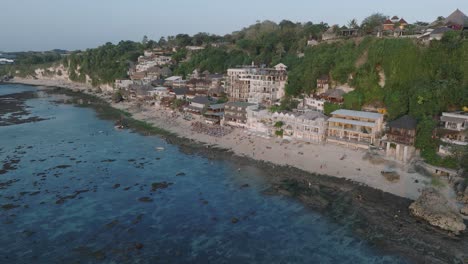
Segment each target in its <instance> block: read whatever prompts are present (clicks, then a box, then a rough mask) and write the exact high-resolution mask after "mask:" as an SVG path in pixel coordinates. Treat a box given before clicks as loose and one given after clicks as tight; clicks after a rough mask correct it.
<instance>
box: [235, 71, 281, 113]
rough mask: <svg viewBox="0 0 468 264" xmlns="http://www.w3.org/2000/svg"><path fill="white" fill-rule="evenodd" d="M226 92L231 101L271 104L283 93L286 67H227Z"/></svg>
mask: <svg viewBox="0 0 468 264" xmlns="http://www.w3.org/2000/svg"><path fill="white" fill-rule="evenodd" d="M227 75H228V76H227V80H226V92H227V94H228V96H229V99H230V100H231V101H242V102H249V103H253V104H265V105H271V104H273V103H274V102H277V101H279V100H280V99H281V98H283V97H284V95H285V90H284V89H285V86H286V82H287V78H288V76H287V67H286V66H285V65H284V64H281V63H280V64H278V65H276V66H275V67H274V68H259V67H255V66H245V67H242V68H235V69H228V74H227Z"/></svg>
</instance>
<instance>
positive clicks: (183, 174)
mask: <svg viewBox="0 0 468 264" xmlns="http://www.w3.org/2000/svg"><path fill="white" fill-rule="evenodd" d="M176 176H185V173H183V172H179V173H177V174H176Z"/></svg>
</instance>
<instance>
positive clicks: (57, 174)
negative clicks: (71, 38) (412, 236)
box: [0, 84, 408, 264]
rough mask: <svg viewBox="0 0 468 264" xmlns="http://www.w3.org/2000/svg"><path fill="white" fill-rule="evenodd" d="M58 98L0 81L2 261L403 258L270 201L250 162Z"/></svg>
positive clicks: (316, 216) (286, 203) (277, 199)
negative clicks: (121, 125)
mask: <svg viewBox="0 0 468 264" xmlns="http://www.w3.org/2000/svg"><path fill="white" fill-rule="evenodd" d="M15 94H16V95H15ZM18 94H23V95H25V96H17V95H18ZM62 99H63V98H62V97H60V96H58V95H50V94H47V93H44V92H41V91H39V92H38V91H37V88H36V87H33V86H26V85H13V84H6V85H0V109H3V110H0V160H1V161H2V163H3V169H2V167H0V206H1V208H0V263H38V264H41V263H44V264H46V263H47V264H49V263H408V262H407V260H405V259H404V258H402V257H400V256H395V255H389V254H387V253H384V252H382V251H381V250H379V249H377V248H376V247H375V246H373V245H371V244H370V243H368V242H366V241H363V240H361V239H359V238H357V237H355V236H354V235H353V233H352V230H349V228H348V227H346V226H342V225H339V224H337V223H334V222H333V221H332V220H331V219H329V218H328V217H326V216H324V215H322V214H320V213H319V212H316V211H314V210H312V209H310V208H307V207H306V206H304V205H303V204H301V203H300V202H299V201H297V200H294V199H293V198H289V197H286V196H281V195H269V194H267V193H266V192H265V191H266V190H268V189H269V187H270V183H269V181H268V175H267V173H265V172H264V171H262V170H261V169H260V168H257V167H255V165H254V164H252V165H242V166H239V165H238V164H236V163H234V162H232V161H230V160H220V159H216V160H212V159H208V158H206V157H204V156H202V155H196V154H188V153H184V152H182V151H181V150H180V149H179V147H177V146H175V145H171V144H168V143H167V142H166V141H165V140H164V139H163V138H160V137H157V136H143V135H140V134H138V133H135V132H132V131H130V130H116V129H115V128H114V123H113V122H112V121H106V120H102V119H100V118H98V116H97V115H96V112H95V111H94V110H93V109H91V108H84V107H76V106H73V105H70V104H63V103H60V100H62ZM15 100H17V102H16V101H15ZM21 102H24V105H23V106H22V107H19V108H21V109H19V108H18V107H16V108H15V107H11V105H20V104H21ZM7 103H8V105H9V107H5V105H7ZM2 105H3V106H2Z"/></svg>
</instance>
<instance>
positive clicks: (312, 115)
mask: <svg viewBox="0 0 468 264" xmlns="http://www.w3.org/2000/svg"><path fill="white" fill-rule="evenodd" d="M272 118H273V122H274V123H275V125H276V126H275V127H276V128H277V129H281V130H282V131H283V138H290V139H296V140H299V141H305V142H312V143H321V142H324V141H325V138H326V131H327V126H328V122H327V117H326V116H325V115H324V114H322V113H320V112H317V111H307V112H305V113H303V114H301V113H282V112H276V113H274V114H273V115H272ZM278 122H281V123H280V124H281V125H282V126H281V128H280V127H279V126H278V125H277V124H278Z"/></svg>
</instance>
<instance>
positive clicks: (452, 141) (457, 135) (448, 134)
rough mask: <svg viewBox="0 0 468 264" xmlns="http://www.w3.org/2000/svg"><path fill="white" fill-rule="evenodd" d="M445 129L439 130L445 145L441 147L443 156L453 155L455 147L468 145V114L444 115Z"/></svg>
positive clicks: (442, 118)
mask: <svg viewBox="0 0 468 264" xmlns="http://www.w3.org/2000/svg"><path fill="white" fill-rule="evenodd" d="M440 121H441V122H442V125H443V127H442V128H440V129H439V131H438V132H439V134H440V138H441V140H442V142H443V144H441V145H440V147H439V153H440V154H442V155H449V154H451V148H453V146H467V145H468V112H454V113H445V112H444V113H442V117H441V118H440Z"/></svg>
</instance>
